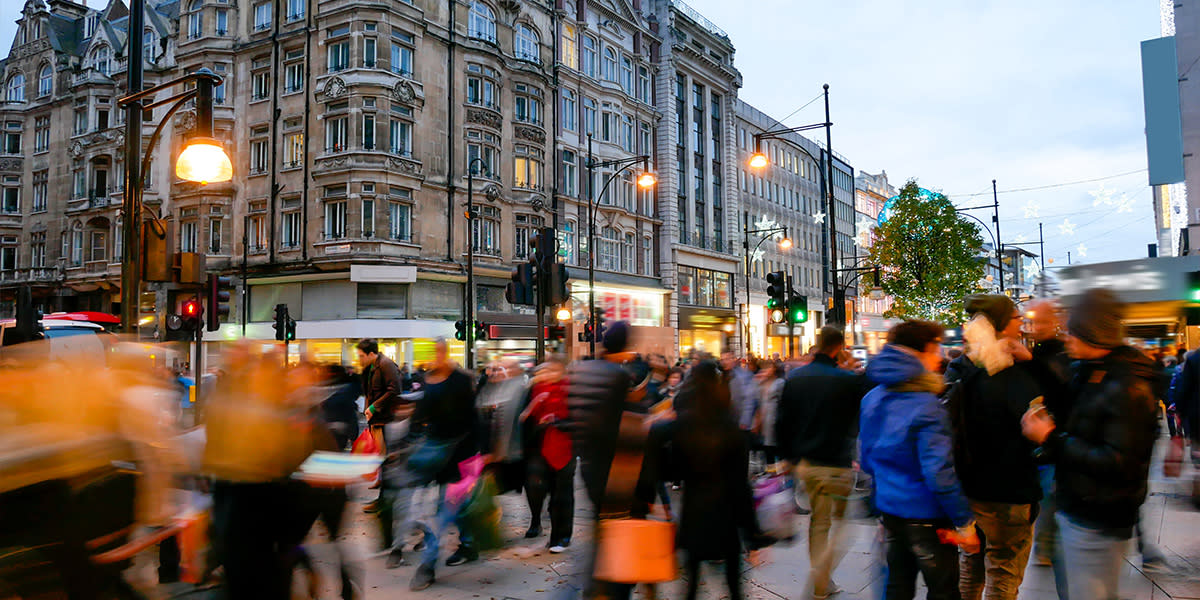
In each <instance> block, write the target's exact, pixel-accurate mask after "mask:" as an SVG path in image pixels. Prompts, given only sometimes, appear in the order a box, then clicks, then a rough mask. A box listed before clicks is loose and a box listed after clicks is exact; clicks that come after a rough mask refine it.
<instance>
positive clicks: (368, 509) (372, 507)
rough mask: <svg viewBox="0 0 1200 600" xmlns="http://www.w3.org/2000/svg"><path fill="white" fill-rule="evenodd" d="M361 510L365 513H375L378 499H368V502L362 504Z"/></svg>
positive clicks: (377, 507)
mask: <svg viewBox="0 0 1200 600" xmlns="http://www.w3.org/2000/svg"><path fill="white" fill-rule="evenodd" d="M363 512H365V513H367V514H374V513H377V512H379V501H378V500H372V501H370V502H368V503H366V504H364V505H363Z"/></svg>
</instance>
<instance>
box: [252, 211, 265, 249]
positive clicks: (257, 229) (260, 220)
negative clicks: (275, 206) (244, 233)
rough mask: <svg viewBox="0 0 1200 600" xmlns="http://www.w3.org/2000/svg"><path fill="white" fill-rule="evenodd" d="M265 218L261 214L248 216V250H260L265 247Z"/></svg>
mask: <svg viewBox="0 0 1200 600" xmlns="http://www.w3.org/2000/svg"><path fill="white" fill-rule="evenodd" d="M266 225H267V219H266V217H263V216H262V215H255V216H253V217H250V232H249V234H250V251H251V252H261V251H262V250H263V249H265V248H266V242H267V227H266Z"/></svg>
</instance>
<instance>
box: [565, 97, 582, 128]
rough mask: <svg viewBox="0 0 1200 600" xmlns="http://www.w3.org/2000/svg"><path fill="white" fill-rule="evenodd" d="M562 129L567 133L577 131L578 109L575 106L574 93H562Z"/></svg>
mask: <svg viewBox="0 0 1200 600" xmlns="http://www.w3.org/2000/svg"><path fill="white" fill-rule="evenodd" d="M562 103H563V111H562V114H563V128H564V129H566V130H567V131H577V130H578V127H579V107H578V106H577V105H576V101H575V92H573V91H571V90H563V91H562Z"/></svg>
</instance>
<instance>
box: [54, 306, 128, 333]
mask: <svg viewBox="0 0 1200 600" xmlns="http://www.w3.org/2000/svg"><path fill="white" fill-rule="evenodd" d="M42 320H48V321H83V322H85V323H95V324H96V325H99V326H101V327H103V328H105V329H107V330H108V331H111V332H113V333H116V332H117V330H118V329H120V327H121V317H118V316H116V315H110V314H108V313H102V312H93V311H79V312H56V313H50V314H48V315H45V316H43V317H42Z"/></svg>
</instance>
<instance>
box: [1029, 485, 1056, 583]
mask: <svg viewBox="0 0 1200 600" xmlns="http://www.w3.org/2000/svg"><path fill="white" fill-rule="evenodd" d="M1038 479H1039V480H1040V482H1041V484H1042V502H1041V506H1040V510H1039V511H1038V518H1037V521H1036V522H1035V523H1034V525H1033V537H1034V540H1033V554H1034V556H1035V557H1037V560H1038V562H1040V563H1047V562H1051V561H1053V560H1054V552H1055V550H1054V546H1055V544H1056V540H1057V538H1058V523H1056V522H1055V520H1054V510H1055V505H1054V465H1044V466H1042V467H1039V468H1038Z"/></svg>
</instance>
